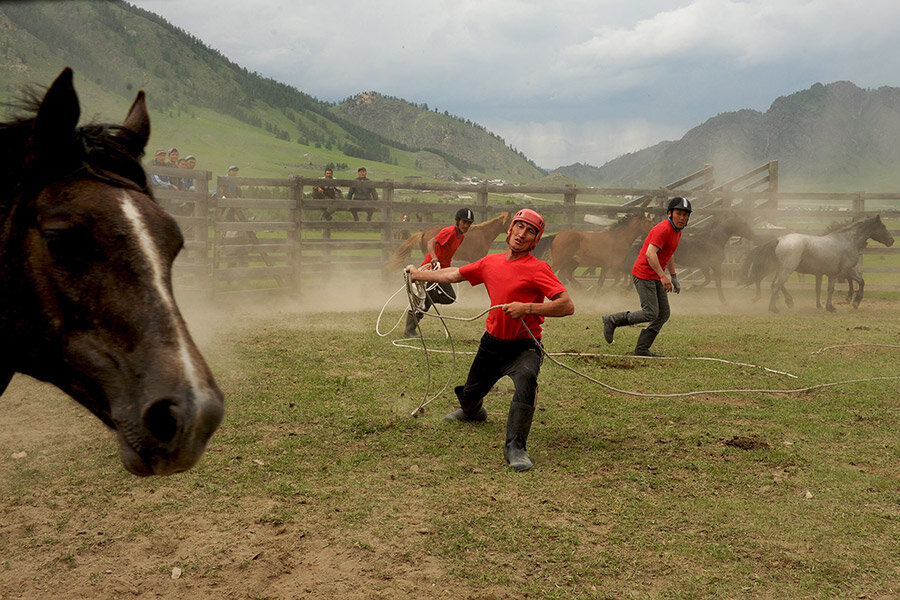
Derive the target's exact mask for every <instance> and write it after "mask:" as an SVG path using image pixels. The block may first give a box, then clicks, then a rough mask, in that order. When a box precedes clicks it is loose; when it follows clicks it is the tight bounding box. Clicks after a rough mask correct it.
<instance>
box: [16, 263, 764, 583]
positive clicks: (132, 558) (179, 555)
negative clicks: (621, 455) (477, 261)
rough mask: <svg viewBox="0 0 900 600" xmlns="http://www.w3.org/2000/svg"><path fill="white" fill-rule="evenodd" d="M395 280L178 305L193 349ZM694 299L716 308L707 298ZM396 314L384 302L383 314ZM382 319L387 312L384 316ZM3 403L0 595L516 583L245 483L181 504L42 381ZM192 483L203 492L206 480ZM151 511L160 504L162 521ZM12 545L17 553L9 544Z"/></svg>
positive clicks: (375, 301) (364, 297)
mask: <svg viewBox="0 0 900 600" xmlns="http://www.w3.org/2000/svg"><path fill="white" fill-rule="evenodd" d="M397 283H398V285H397V288H399V284H400V282H399V281H398V282H397ZM395 289H396V288H394V287H393V286H388V285H381V286H377V287H376V288H375V289H374V290H373V289H371V288H369V287H367V286H365V285H360V286H357V287H354V288H353V289H340V288H327V287H320V288H319V289H317V290H315V293H314V294H312V295H311V296H310V295H308V296H307V297H306V298H305V299H304V300H303V301H301V302H294V301H292V302H283V303H269V304H254V305H243V306H241V308H240V309H239V310H238V311H236V314H235V315H232V316H229V315H228V314H227V308H226V307H219V308H218V309H216V310H213V311H210V310H208V309H207V308H206V307H202V306H198V305H195V304H191V303H190V302H182V304H183V307H184V309H185V314H186V316H187V318H188V321H189V323H190V325H191V329H192V332H193V334H194V336H195V337H196V339H197V341H198V344H199V345H200V346H201V347H203V346H204V345H208V344H210V343H212V341H213V339H214V337H213V336H214V333H215V331H216V329H217V328H220V327H221V326H222V325H221V324H222V323H223V322H228V321H229V319H231V320H237V321H239V320H240V319H241V318H242V317H245V316H247V315H255V316H261V315H264V314H267V313H271V314H278V313H279V312H293V311H298V310H299V311H303V310H308V311H322V310H325V309H326V308H328V309H331V310H377V309H379V308H380V306H381V303H382V302H383V301H384V300H386V299H387V297H388V296H389V295H390V293H392V292H393V291H395ZM727 293H729V294H732V295H735V294H737V292H736V291H735V290H727ZM741 294H742V296H744V297H746V296H748V295H749V294H748V293H747V292H746V291H744V292H741ZM685 298H686V295H685V294H682V298H680V299H676V301H675V302H676V305H678V306H677V307H676V308H675V309H674V310H675V311H676V312H677V311H690V310H700V309H699V308H696V306H695V305H694V304H692V303H691V302H689V301H684V302H682V300H684V299H685ZM396 301H397V300H395V302H396ZM485 301H486V296H485V295H484V294H483V292H482V291H480V290H473V289H472V288H469V287H468V286H465V287H464V289H462V290H461V300H460V304H461V306H471V307H473V308H475V307H478V308H484V307H485V306H486V304H485ZM635 301H636V297H635V294H634V292H633V290H625V291H616V292H612V293H611V294H609V295H607V296H605V297H604V299H603V300H583V301H582V302H580V304H579V310H596V311H598V312H599V311H602V310H603V309H611V308H618V309H624V308H627V307H628V305H629V304H633V303H634V302H635ZM740 302H744V303H746V310H750V311H753V312H760V311H764V310H765V306H764V304H763V303H760V304H751V303H749V302H746V301H745V300H741V301H738V300H735V301H733V302H732V303H731V304H730V307H729V308H728V309H727V310H731V311H733V310H735V308H736V306H737V305H738V304H739V303H740ZM703 310H707V311H713V312H719V311H725V310H726V309H725V308H724V307H719V306H718V305H717V304H712V305H711V304H708V303H707V304H706V305H705V308H704V309H703ZM223 317H224V318H223ZM394 318H396V316H395V314H393V313H392V315H391V317H390V319H388V320H389V321H392V320H393V319H394ZM391 324H392V323H387V322H386V326H385V328H388V327H390V325H391ZM2 407H3V410H2V411H0V482H2V484H3V489H4V491H3V492H2V493H3V496H4V498H3V500H2V501H0V540H5V541H0V600H11V599H29V600H30V599H42V600H43V599H53V598H66V599H73V598H76V599H77V598H166V599H182V598H183V599H187V598H191V599H194V598H225V599H230V598H258V599H262V598H271V599H280V598H317V599H338V598H340V599H357V598H424V597H428V598H441V597H447V598H476V599H484V600H487V599H489V598H495V599H497V598H512V597H514V596H516V594H515V593H514V590H507V589H500V588H497V587H495V586H492V585H490V584H485V585H484V586H480V587H479V588H477V589H458V588H457V589H449V588H447V587H445V585H444V582H445V581H446V578H447V576H448V574H447V573H446V572H445V570H444V569H445V567H444V566H443V565H442V564H440V563H439V562H437V561H436V560H434V559H433V558H432V557H431V556H430V555H429V553H428V552H427V543H426V542H421V543H418V542H417V543H416V544H408V543H407V544H398V545H396V546H391V545H389V544H387V543H385V542H383V541H380V540H363V541H361V543H359V544H358V545H356V546H352V545H351V546H348V545H347V544H346V543H336V542H337V541H338V540H337V539H336V537H335V535H336V534H334V533H333V532H331V531H330V530H329V526H328V518H327V515H320V514H316V511H317V507H315V506H300V507H297V508H296V510H297V511H298V515H299V516H298V518H297V519H295V520H293V521H290V520H286V521H283V520H280V519H278V518H273V517H272V513H271V510H272V509H273V507H272V506H271V505H270V504H269V500H267V499H266V497H265V494H262V493H260V494H258V495H254V494H252V493H248V494H245V495H244V496H242V497H243V498H244V499H245V500H244V501H243V503H244V504H243V505H242V506H238V507H230V509H229V510H225V511H222V512H221V513H210V512H209V511H207V510H205V508H204V507H202V506H199V507H198V506H196V505H195V504H194V503H188V502H183V501H182V500H180V499H179V497H178V493H177V492H176V491H175V490H176V488H177V486H182V485H183V482H182V481H178V482H177V484H173V483H171V482H170V481H168V480H166V479H135V478H133V477H132V476H130V475H127V474H123V473H121V472H120V471H121V467H120V465H119V463H118V459H117V458H116V456H115V455H116V450H115V444H114V440H113V437H112V435H111V434H110V433H109V432H107V431H105V430H104V429H103V428H102V426H101V425H100V423H99V422H98V421H97V420H96V419H95V418H94V417H93V416H91V415H89V414H88V413H87V411H85V410H84V409H82V408H81V407H79V406H78V405H76V404H75V403H74V402H72V401H71V400H69V399H68V398H67V397H66V396H64V395H63V394H62V393H61V392H59V391H58V390H56V389H55V388H53V387H51V386H48V385H45V384H40V383H38V382H35V381H33V380H31V379H29V378H26V377H23V376H17V377H16V378H15V379H14V381H13V383H12V385H11V386H10V388H9V390H8V391H7V392H6V394H4V396H3V398H2ZM753 442H754V441H753V440H749V441H748V440H743V439H742V440H734V441H733V443H734V444H748V443H753ZM210 451H211V452H215V451H216V450H215V448H214V447H213V448H211V450H210ZM86 453H90V454H93V455H96V456H98V457H99V459H94V460H96V463H97V464H98V465H101V466H100V467H98V468H99V469H100V470H99V472H97V473H96V474H95V475H91V474H90V473H86V472H84V469H83V465H84V464H85V461H87V460H92V459H89V458H88V457H86V456H84V454H86ZM67 464H70V465H71V468H67ZM53 473H63V474H64V476H63V477H61V479H62V480H64V481H65V482H66V484H65V487H62V488H61V487H60V486H59V485H58V482H57V481H53V480H52V479H51V478H52V476H53V475H52V474H53ZM176 477H179V476H176ZM212 483H213V484H214V482H212ZM195 485H196V486H197V488H198V492H202V491H203V490H204V488H205V485H206V484H204V483H203V482H200V481H198V482H196V483H195ZM404 510H405V512H404V514H403V515H402V518H403V519H404V520H406V522H407V523H427V521H428V514H427V513H426V511H425V509H420V508H417V507H416V505H415V503H410V505H409V506H407V507H406V508H405V509H404ZM160 514H165V515H167V516H166V518H164V519H161V518H159V515H160ZM298 523H302V524H303V525H299V524H298ZM413 530H414V531H418V532H419V535H421V536H422V537H423V539H427V536H429V535H431V534H432V533H434V532H430V531H429V530H428V529H427V526H424V525H423V526H422V527H420V528H413ZM13 540H15V542H13ZM13 550H15V552H16V554H15V555H10V554H8V552H10V551H13ZM4 554H6V555H5V556H4ZM523 576H524V575H523Z"/></svg>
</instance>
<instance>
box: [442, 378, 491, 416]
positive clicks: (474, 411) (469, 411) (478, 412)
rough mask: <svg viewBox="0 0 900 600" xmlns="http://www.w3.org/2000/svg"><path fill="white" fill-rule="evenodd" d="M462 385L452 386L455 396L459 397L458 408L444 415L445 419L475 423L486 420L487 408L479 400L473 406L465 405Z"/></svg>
mask: <svg viewBox="0 0 900 600" xmlns="http://www.w3.org/2000/svg"><path fill="white" fill-rule="evenodd" d="M463 389H464V388H463V386H461V385H458V386H456V387H455V388H453V391H454V392H456V397H457V398H459V404H460V408H458V409H456V410H454V411H453V412H452V413H450V414H449V415H446V416H445V417H444V420H445V421H471V422H475V423H482V422H484V421H487V409H486V408H485V407H484V403H483V402H482V401H481V400H479V401H478V403H477V404H475V405H473V406H468V407H467V406H466V403H465V402H464V401H463Z"/></svg>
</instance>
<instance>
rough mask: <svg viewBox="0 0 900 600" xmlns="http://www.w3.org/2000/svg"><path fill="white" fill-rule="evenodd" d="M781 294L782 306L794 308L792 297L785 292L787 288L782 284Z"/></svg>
mask: <svg viewBox="0 0 900 600" xmlns="http://www.w3.org/2000/svg"><path fill="white" fill-rule="evenodd" d="M781 293H782V294H783V295H784V304H785V305H786V306H787V307H788V308H794V297H793V296H791V293H790V292H789V291H787V288H786V287H785V286H784V284H782V285H781Z"/></svg>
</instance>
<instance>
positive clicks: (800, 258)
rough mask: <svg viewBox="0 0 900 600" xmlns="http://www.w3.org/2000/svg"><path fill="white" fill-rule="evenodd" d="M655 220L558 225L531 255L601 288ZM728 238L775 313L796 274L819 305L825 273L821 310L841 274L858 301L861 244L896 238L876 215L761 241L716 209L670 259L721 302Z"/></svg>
mask: <svg viewBox="0 0 900 600" xmlns="http://www.w3.org/2000/svg"><path fill="white" fill-rule="evenodd" d="M509 215H510V213H509V212H503V213H501V214H500V215H498V216H497V217H494V218H493V219H491V220H490V221H486V222H484V223H481V224H478V225H473V226H472V227H471V228H470V229H469V233H468V234H467V235H466V238H465V240H464V241H463V243H462V244H461V245H460V248H459V251H457V254H456V256H455V258H454V260H455V261H457V260H458V261H459V262H471V261H475V260H478V259H479V258H481V257H482V256H484V255H485V254H487V253H488V251H489V250H490V247H491V244H492V243H493V241H494V239H495V238H496V236H497V235H498V234H500V233H502V232H504V231H505V230H506V227H507V226H508V225H509ZM653 225H654V221H653V220H652V219H651V217H650V215H648V214H646V213H643V212H633V213H629V214H626V215H625V216H623V217H622V218H621V219H620V220H619V221H618V222H617V223H615V224H614V225H613V226H611V227H609V228H608V229H605V230H603V231H581V230H577V229H564V230H562V231H559V232H558V233H555V234H552V235H545V236H543V237H542V238H541V241H540V243H539V244H538V245H537V247H535V249H534V254H535V256H537V257H538V258H543V259H545V260H546V259H547V258H548V256H547V255H548V253H549V260H548V262H550V266H551V267H552V268H553V271H554V272H555V273H556V274H557V275H558V276H559V278H560V280H561V281H562V282H563V283H565V284H566V285H568V286H570V287H571V288H574V289H579V288H581V287H582V286H581V283H580V282H579V281H578V279H577V278H576V277H575V272H576V270H577V269H578V268H585V269H586V270H585V273H589V272H591V270H593V271H594V272H597V271H599V273H597V285H596V288H597V289H599V288H600V287H602V286H603V283H604V281H605V279H606V278H607V277H610V276H611V277H613V278H615V279H616V280H622V279H624V281H626V282H628V281H630V279H629V275H630V272H631V266H632V265H633V264H634V261H635V259H636V258H637V253H638V252H639V251H640V248H641V245H642V243H643V240H644V238H645V237H646V235H647V233H648V232H649V231H650V228H651V227H652V226H653ZM441 227H443V225H434V226H432V227H430V228H428V229H425V230H422V231H420V232H417V233H415V234H413V235H411V236H410V237H409V238H407V240H406V241H404V242H403V244H401V246H400V247H399V248H398V249H397V250H396V251H395V253H394V256H393V258H392V260H391V262H390V264H389V268H391V269H396V268H400V267H401V266H402V265H403V264H404V262H405V261H406V260H407V259H408V258H409V256H410V254H411V253H412V250H413V248H415V247H416V246H419V247H420V249H421V250H422V253H423V254H424V253H425V244H426V243H427V241H428V240H429V239H430V238H431V237H433V236H434V235H435V234H436V233H437V232H438V231H440V229H441ZM473 233H474V235H473ZM470 237H471V238H472V240H471V243H470ZM733 238H741V239H743V240H746V241H747V242H749V243H751V244H755V245H754V246H753V247H752V249H751V250H749V251H748V252H746V253H745V255H744V257H743V260H742V261H741V265H740V268H739V274H740V277H739V284H740V286H741V287H747V286H750V285H755V286H756V296H755V298H754V300H758V299H759V297H760V296H761V285H762V281H763V279H765V278H766V277H769V276H772V278H773V279H772V290H771V298H770V301H769V309H770V310H771V311H772V312H778V306H777V298H778V295H779V294H780V295H782V296H783V297H784V301H785V304H787V305H788V306H789V307H792V306H793V297H792V296H791V295H790V293H789V292H788V290H787V289H786V287H785V283H786V282H787V280H788V278H789V277H790V275H791V274H792V273H794V272H797V273H803V274H810V275H814V276H815V277H816V306H817V307H821V301H820V297H821V283H822V278H823V277H827V278H828V290H827V299H826V303H825V308H826V310H829V311H833V310H835V309H834V304H833V302H832V296H833V294H834V288H835V283H836V282H837V281H838V280H839V279H843V280H846V281H847V282H848V284H849V286H850V292H849V295H848V299H849V301H850V303H851V305H852V306H853V307H858V306H859V303H860V301H861V300H862V296H863V289H864V287H865V281H863V278H862V276H861V275H860V272H859V259H860V255H861V252H862V250H863V249H864V248H865V247H866V244H867V242H868V240H870V239H872V240H875V241H877V242H880V243H881V244H884V245H885V246H891V245H893V243H894V238H893V236H892V235H891V233H890V231H889V230H888V229H887V227H885V225H884V223H883V222H882V220H881V217H880V215H874V216H870V217H865V218H861V219H856V220H853V221H850V222H848V223H837V224H834V225H832V226H831V227H830V228H829V229H828V230H827V231H826V232H825V233H823V234H822V235H810V234H801V233H789V234H785V235H782V236H780V237H778V238H776V239H771V240H768V241H763V240H761V236H760V235H759V234H758V233H756V232H755V231H754V229H753V226H752V224H751V223H750V222H749V221H747V220H746V219H745V218H744V217H743V216H741V215H740V214H738V213H737V212H733V211H731V212H727V211H726V212H722V213H717V214H716V215H714V216H711V217H709V218H707V219H705V220H704V221H702V222H700V223H698V224H697V225H694V226H691V227H689V228H688V229H687V230H685V233H684V235H683V236H682V238H681V242H680V243H679V245H678V250H677V251H676V252H675V255H674V257H673V260H674V261H675V264H676V266H677V267H678V268H679V269H681V268H684V267H689V268H694V269H697V270H698V271H699V272H701V273H702V274H703V277H704V281H703V282H702V283H700V284H698V286H697V287H703V286H706V285H708V284H709V283H711V282H714V283H715V286H716V292H717V295H718V298H719V300H720V301H721V302H723V303H725V302H726V298H725V294H724V292H723V291H722V276H723V273H722V271H723V267H724V265H725V261H726V258H727V251H726V248H727V246H728V244H729V243H730V241H731V240H732V239H733ZM464 249H465V252H463V250H464ZM854 290H855V291H854Z"/></svg>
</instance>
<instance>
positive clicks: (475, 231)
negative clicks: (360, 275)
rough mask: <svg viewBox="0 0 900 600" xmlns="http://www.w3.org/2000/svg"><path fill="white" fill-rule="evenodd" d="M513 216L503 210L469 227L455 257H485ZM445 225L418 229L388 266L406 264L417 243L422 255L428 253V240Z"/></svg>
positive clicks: (467, 260) (469, 259)
mask: <svg viewBox="0 0 900 600" xmlns="http://www.w3.org/2000/svg"><path fill="white" fill-rule="evenodd" d="M511 217H512V213H510V212H502V213H500V214H499V215H497V216H496V217H494V218H493V219H491V220H489V221H485V222H484V223H478V224H476V225H472V226H471V227H469V231H468V233H466V237H465V239H464V240H463V241H462V244H460V245H459V248H457V250H456V254H455V255H454V256H453V259H454V260H459V261H465V262H475V261H476V260H478V259H480V258H482V257H484V256H485V255H486V254H487V253H488V250H490V249H491V244H492V243H494V239H496V237H497V236H498V235H499V234H500V233H502V232H504V231H506V230H507V229H509V221H510V219H511ZM444 227H446V225H432V226H431V227H429V228H428V229H423V230H422V231H418V232H416V233H414V234H412V235H411V236H409V237H408V238H407V239H406V241H405V242H403V244H402V245H401V246H400V247H399V248H397V250H396V251H394V256H393V257H392V258H391V262H390V263H389V264H388V268H389V269H392V270H394V269H399V268H402V267H403V266H405V264H406V261H407V260H408V259H409V256H410V254H412V250H413V248H415V247H416V245H418V246H419V248H420V249H421V250H422V256H424V255H425V254H427V253H428V247H427V244H428V240H430V239H431V238H433V237H434V236H435V235H437V233H438V232H439V231H440V230H441V229H443V228H444Z"/></svg>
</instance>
